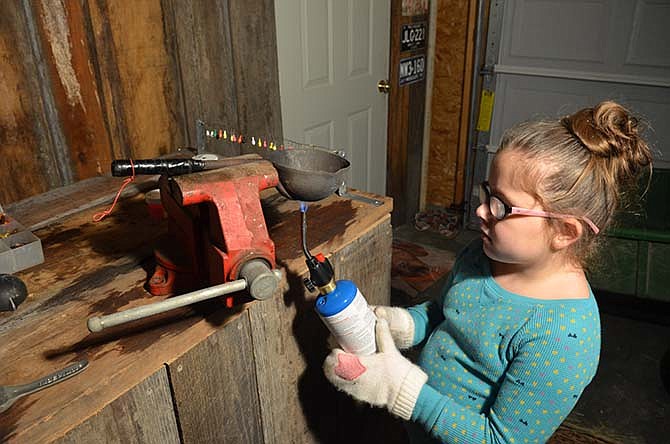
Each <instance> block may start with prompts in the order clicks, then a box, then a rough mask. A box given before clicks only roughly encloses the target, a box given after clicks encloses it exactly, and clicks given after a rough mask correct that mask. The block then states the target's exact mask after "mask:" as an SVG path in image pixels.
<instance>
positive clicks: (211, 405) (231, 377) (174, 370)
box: [168, 313, 263, 444]
mask: <svg viewBox="0 0 670 444" xmlns="http://www.w3.org/2000/svg"><path fill="white" fill-rule="evenodd" d="M252 347H253V344H252V337H251V332H250V326H249V317H248V316H247V315H246V313H245V314H243V316H241V317H239V318H237V319H235V320H234V321H232V322H230V323H229V324H227V325H226V327H225V328H223V329H220V330H218V331H217V332H216V333H214V334H213V335H212V336H210V337H209V338H207V339H206V340H204V341H203V342H201V343H200V344H198V345H197V346H196V347H194V348H193V349H191V350H189V351H188V353H186V354H185V355H183V356H181V357H179V358H177V359H176V360H174V361H173V362H170V363H169V365H168V367H169V369H170V380H171V381H172V389H173V395H174V400H175V406H176V409H177V415H178V417H179V424H180V430H181V432H182V438H183V440H184V442H193V443H197V442H201V443H206V442H217V443H240V444H244V443H251V442H257V443H260V442H263V431H262V421H261V415H260V407H259V401H258V396H259V393H258V389H257V386H256V373H255V362H254V355H253V351H252Z"/></svg>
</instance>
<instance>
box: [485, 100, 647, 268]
mask: <svg viewBox="0 0 670 444" xmlns="http://www.w3.org/2000/svg"><path fill="white" fill-rule="evenodd" d="M640 131H641V128H639V122H638V120H637V119H636V118H635V117H633V116H631V114H630V112H629V111H628V110H626V109H625V108H624V107H623V106H621V105H619V104H617V103H615V102H611V101H608V102H602V103H600V104H598V105H597V106H595V107H593V108H584V109H582V110H579V111H577V112H576V113H574V114H572V115H570V116H567V117H563V118H561V119H559V120H558V121H556V120H554V121H535V122H525V123H522V124H519V125H517V126H515V127H513V128H511V129H509V130H508V131H506V132H505V134H504V135H503V138H502V142H501V144H500V149H499V150H498V152H501V151H505V150H508V151H514V152H515V153H518V154H521V155H522V156H521V158H522V159H523V161H522V165H519V167H520V168H522V169H523V170H522V172H523V173H524V174H521V175H520V177H523V180H522V183H521V184H520V185H521V187H522V188H523V189H524V191H526V192H527V193H529V194H531V195H532V196H534V197H535V198H536V199H537V200H538V202H539V203H540V204H541V205H542V206H543V208H544V209H545V210H546V211H551V212H556V213H565V214H574V215H576V216H583V217H587V218H589V219H591V220H592V221H593V222H594V223H595V224H596V225H597V226H598V228H599V229H600V231H601V232H602V231H603V230H605V229H606V228H607V226H608V225H609V224H610V223H611V221H612V217H613V216H614V214H615V212H616V211H617V209H619V208H620V205H621V202H622V200H624V199H626V193H628V192H630V191H636V190H637V184H638V178H639V175H640V173H641V172H643V171H644V169H645V168H646V167H649V168H651V161H652V155H651V151H650V150H649V147H648V146H647V143H646V142H645V141H644V140H643V139H642V138H641V136H640ZM549 221H550V222H549V223H550V224H552V225H554V226H557V224H560V222H559V221H557V220H555V219H550V220H549ZM596 237H597V236H595V234H594V233H593V232H592V230H590V229H589V227H588V226H587V225H585V224H584V229H583V230H582V236H581V238H580V239H579V240H578V241H577V242H575V244H573V246H572V247H571V251H570V255H571V257H572V258H573V259H574V260H576V261H577V262H578V263H580V264H581V265H585V264H586V263H587V262H588V259H589V257H590V256H592V254H593V253H594V251H595V247H596V242H595V241H596Z"/></svg>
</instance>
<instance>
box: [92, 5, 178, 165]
mask: <svg viewBox="0 0 670 444" xmlns="http://www.w3.org/2000/svg"><path fill="white" fill-rule="evenodd" d="M87 7H88V9H87V12H88V14H89V17H90V26H91V34H92V36H93V46H94V48H95V54H96V55H97V58H96V59H94V60H93V61H92V62H93V64H94V67H95V69H96V70H97V71H98V73H99V74H98V75H99V77H100V78H99V82H100V92H99V95H100V100H101V101H102V103H103V108H104V112H105V114H106V117H107V123H108V127H109V133H110V140H111V146H112V155H113V158H117V159H118V158H127V157H134V158H151V157H156V156H158V155H161V154H166V153H169V152H172V151H174V150H175V149H176V148H177V147H178V146H180V145H181V144H182V143H183V140H184V136H183V127H182V124H181V122H182V121H183V116H182V102H181V85H179V83H178V77H177V72H176V70H177V67H175V66H174V65H173V59H172V58H170V57H169V55H168V51H169V49H170V46H169V45H168V44H167V43H166V41H167V38H166V35H165V29H164V27H163V10H162V8H161V2H160V0H146V1H141V2H135V3H133V6H132V7H128V5H127V4H125V3H123V2H99V1H90V2H87ZM108 168H109V165H103V170H104V171H107V169H108Z"/></svg>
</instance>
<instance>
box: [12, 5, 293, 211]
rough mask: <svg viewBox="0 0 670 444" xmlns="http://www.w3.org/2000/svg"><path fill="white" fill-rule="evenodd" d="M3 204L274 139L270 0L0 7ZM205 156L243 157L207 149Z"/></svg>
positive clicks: (277, 120) (277, 122) (277, 127)
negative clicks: (134, 166)
mask: <svg viewBox="0 0 670 444" xmlns="http://www.w3.org/2000/svg"><path fill="white" fill-rule="evenodd" d="M2 9H3V11H2V14H0V57H1V58H2V60H3V63H2V64H0V94H2V97H3V100H2V102H1V103H0V204H8V203H10V202H15V201H17V200H21V199H24V198H26V197H29V196H33V195H35V194H39V193H41V192H44V191H46V190H49V189H52V188H56V187H59V186H62V185H67V184H70V183H73V182H76V181H79V180H82V179H85V178H89V177H93V176H96V175H103V174H108V173H109V164H110V161H111V160H112V159H115V158H125V157H133V158H143V157H145V158H146V157H154V156H158V155H161V154H165V153H168V152H173V151H175V150H176V149H177V148H179V147H184V146H190V147H194V146H195V145H196V134H195V121H196V119H202V120H204V121H205V122H207V123H208V124H210V125H212V126H222V127H227V128H231V129H236V130H237V131H239V132H242V133H244V134H250V133H251V134H256V135H257V136H262V137H267V138H268V139H270V140H281V114H280V112H281V107H280V101H279V80H278V73H277V51H276V38H275V23H274V2H273V1H272V0H246V1H245V0H195V1H189V2H184V1H179V0H136V1H133V2H126V1H123V0H61V1H40V2H36V1H29V0H12V1H8V2H3V5H2ZM208 149H211V150H212V151H215V152H219V153H223V154H227V155H235V154H239V153H240V152H245V151H249V149H247V150H245V149H244V148H241V147H240V146H239V145H234V144H231V143H226V142H222V141H219V142H212V143H210V144H209V145H208Z"/></svg>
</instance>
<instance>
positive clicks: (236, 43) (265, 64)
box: [227, 0, 282, 152]
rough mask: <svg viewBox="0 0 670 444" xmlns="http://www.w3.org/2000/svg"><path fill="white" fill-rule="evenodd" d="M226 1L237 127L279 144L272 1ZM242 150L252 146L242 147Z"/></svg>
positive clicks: (280, 133)
mask: <svg viewBox="0 0 670 444" xmlns="http://www.w3.org/2000/svg"><path fill="white" fill-rule="evenodd" d="M227 3H228V4H229V5H230V32H231V35H232V39H233V46H232V49H233V52H232V56H233V62H234V63H233V69H234V72H235V92H236V95H237V113H238V115H239V124H240V129H241V130H242V132H243V133H244V134H249V135H255V136H256V137H261V138H263V139H265V140H271V141H276V142H278V143H282V121H281V102H280V96H279V72H278V66H279V64H278V61H277V37H276V32H275V18H274V17H275V14H274V0H232V1H229V2H227ZM242 150H243V151H244V152H248V151H253V150H254V148H253V147H249V146H243V148H242Z"/></svg>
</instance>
